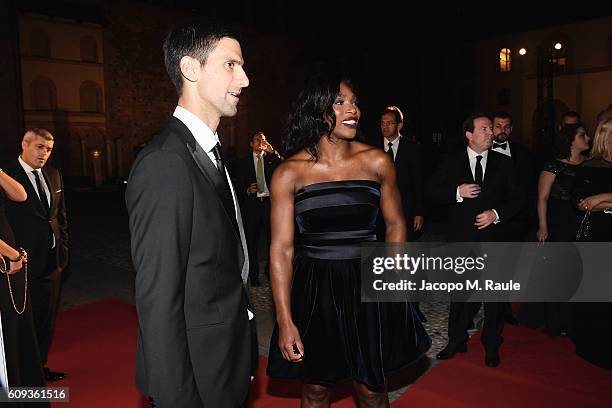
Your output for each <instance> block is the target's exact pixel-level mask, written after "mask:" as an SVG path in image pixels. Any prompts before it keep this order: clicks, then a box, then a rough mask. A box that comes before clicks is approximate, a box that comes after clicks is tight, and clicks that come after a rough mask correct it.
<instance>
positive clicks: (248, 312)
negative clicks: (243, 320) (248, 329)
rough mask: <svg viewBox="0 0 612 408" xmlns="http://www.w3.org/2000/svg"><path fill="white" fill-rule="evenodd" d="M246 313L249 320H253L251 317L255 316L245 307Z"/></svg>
mask: <svg viewBox="0 0 612 408" xmlns="http://www.w3.org/2000/svg"><path fill="white" fill-rule="evenodd" d="M247 315H248V316H249V320H253V318H254V317H255V315H254V314H253V312H251V311H250V310H249V309H247Z"/></svg>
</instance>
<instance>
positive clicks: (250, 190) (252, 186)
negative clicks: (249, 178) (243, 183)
mask: <svg viewBox="0 0 612 408" xmlns="http://www.w3.org/2000/svg"><path fill="white" fill-rule="evenodd" d="M256 192H257V183H251V184H249V186H248V187H247V193H249V194H253V193H256Z"/></svg>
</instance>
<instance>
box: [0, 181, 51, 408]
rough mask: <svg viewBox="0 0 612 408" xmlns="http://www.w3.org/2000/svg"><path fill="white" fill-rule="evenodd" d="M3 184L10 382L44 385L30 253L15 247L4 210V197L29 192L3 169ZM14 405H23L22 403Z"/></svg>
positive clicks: (2, 285) (2, 307) (0, 237)
mask: <svg viewBox="0 0 612 408" xmlns="http://www.w3.org/2000/svg"><path fill="white" fill-rule="evenodd" d="M0 187H1V188H0V254H1V255H2V257H3V262H4V267H5V268H4V270H3V272H2V274H1V275H0V313H1V314H2V336H3V340H4V341H3V344H2V346H3V347H4V355H5V358H6V369H7V376H8V385H9V386H10V387H44V386H45V381H44V379H43V371H42V363H41V361H40V353H39V352H38V345H37V342H36V334H35V332H34V322H33V320H32V310H31V307H30V299H29V291H28V290H27V284H26V282H27V278H26V274H25V268H22V267H23V266H24V265H25V262H26V261H27V254H25V253H23V252H20V251H19V250H18V249H17V248H16V247H15V238H14V236H13V231H12V230H11V227H10V225H9V223H8V220H7V219H6V215H5V213H4V200H5V199H7V198H8V199H10V200H13V201H18V202H22V201H25V200H26V198H27V195H26V192H25V190H24V188H23V186H22V185H21V184H19V183H18V182H17V181H15V180H14V179H13V178H11V177H10V176H8V175H7V174H6V173H4V172H3V171H2V170H1V169H0ZM9 283H10V286H9ZM31 405H32V404H27V406H31ZM11 406H20V403H14V404H11ZM32 406H34V405H32ZM36 406H39V407H48V406H49V404H48V403H44V402H43V403H39V404H37V405H36Z"/></svg>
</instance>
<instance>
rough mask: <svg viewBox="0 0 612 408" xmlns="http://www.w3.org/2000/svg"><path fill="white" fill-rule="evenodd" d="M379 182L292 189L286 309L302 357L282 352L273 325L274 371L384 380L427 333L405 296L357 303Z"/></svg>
mask: <svg viewBox="0 0 612 408" xmlns="http://www.w3.org/2000/svg"><path fill="white" fill-rule="evenodd" d="M379 202H380V184H379V183H377V182H375V181H370V180H342V181H331V182H323V183H316V184H311V185H308V186H306V187H304V188H303V189H301V190H299V191H298V192H297V193H296V195H295V221H296V244H295V248H296V255H295V257H294V262H293V284H292V289H291V312H292V316H293V321H294V323H295V325H296V327H297V328H298V330H299V332H300V336H301V338H302V342H303V344H304V355H305V356H304V360H303V361H302V362H299V363H292V362H288V361H286V360H285V359H283V357H282V355H281V353H280V350H279V348H278V335H279V333H278V324H277V325H276V326H275V328H274V332H273V334H272V339H271V342H270V353H269V360H268V368H267V374H268V375H269V376H271V377H276V378H286V379H297V380H303V381H305V382H307V383H314V384H324V385H333V384H335V383H337V382H339V381H341V380H344V379H347V378H352V379H354V380H356V381H358V382H361V383H363V384H365V385H367V386H370V387H374V388H379V387H383V386H384V384H385V374H386V373H388V372H390V371H393V370H396V369H400V368H402V367H405V366H407V365H409V364H411V363H413V362H415V361H416V360H418V359H419V358H420V357H421V356H422V355H423V354H424V353H425V352H426V351H427V350H428V349H429V347H430V346H431V340H430V338H429V336H428V335H427V333H426V332H425V329H424V328H423V326H422V324H421V321H420V320H419V318H418V317H417V315H416V313H415V310H414V309H413V306H412V305H411V304H410V303H408V302H404V303H362V302H361V286H360V285H361V265H360V255H361V252H360V244H361V243H362V242H366V241H376V217H377V214H378V211H379Z"/></svg>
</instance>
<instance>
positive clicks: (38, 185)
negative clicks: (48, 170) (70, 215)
mask: <svg viewBox="0 0 612 408" xmlns="http://www.w3.org/2000/svg"><path fill="white" fill-rule="evenodd" d="M38 172H39V170H32V174H34V181H35V182H36V190H38V198H39V199H40V203H41V204H42V206H43V208H44V209H45V212H46V213H47V214H49V200H48V199H47V192H46V191H45V189H44V187H43V185H42V182H41V181H40V176H39V175H38Z"/></svg>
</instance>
